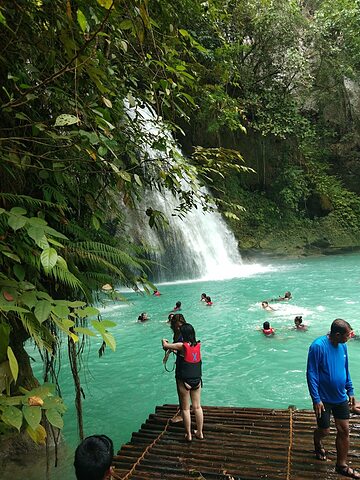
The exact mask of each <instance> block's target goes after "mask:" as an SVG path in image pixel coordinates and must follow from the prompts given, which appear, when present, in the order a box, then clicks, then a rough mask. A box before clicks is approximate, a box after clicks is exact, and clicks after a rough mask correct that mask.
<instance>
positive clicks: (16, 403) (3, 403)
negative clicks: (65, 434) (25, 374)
mask: <svg viewBox="0 0 360 480" xmlns="http://www.w3.org/2000/svg"><path fill="white" fill-rule="evenodd" d="M65 410H66V407H65V405H64V404H63V402H62V400H61V398H60V397H58V396H57V395H55V386H54V385H51V384H48V383H46V384H44V385H42V386H40V387H37V388H34V389H32V390H25V389H22V393H21V394H20V395H17V396H13V397H8V396H4V395H0V414H1V420H2V421H3V422H4V423H5V424H6V425H8V426H10V427H12V428H16V429H17V430H18V431H20V429H21V428H24V429H25V430H26V431H27V432H28V434H29V435H30V437H31V438H32V439H33V440H34V441H35V442H37V443H40V444H43V443H45V438H46V431H45V429H44V427H43V426H42V425H41V421H42V414H43V413H44V414H45V415H46V418H47V419H48V421H49V423H50V424H51V425H53V426H54V427H56V428H60V429H61V428H62V427H63V419H62V415H63V414H64V413H65Z"/></svg>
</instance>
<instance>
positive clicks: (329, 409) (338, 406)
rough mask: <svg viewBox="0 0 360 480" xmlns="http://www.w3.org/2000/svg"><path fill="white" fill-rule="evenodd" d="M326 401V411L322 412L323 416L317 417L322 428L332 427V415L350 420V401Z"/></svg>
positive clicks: (339, 418)
mask: <svg viewBox="0 0 360 480" xmlns="http://www.w3.org/2000/svg"><path fill="white" fill-rule="evenodd" d="M323 403H324V407H325V412H322V414H321V417H317V419H316V420H317V424H318V427H320V428H329V427H330V415H331V413H332V414H333V416H334V418H336V419H338V420H348V419H349V418H350V408H349V402H348V401H347V400H345V402H342V403H326V402H323Z"/></svg>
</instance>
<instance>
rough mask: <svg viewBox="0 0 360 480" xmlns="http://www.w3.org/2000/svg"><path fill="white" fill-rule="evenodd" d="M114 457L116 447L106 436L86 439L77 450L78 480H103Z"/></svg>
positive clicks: (76, 471)
mask: <svg viewBox="0 0 360 480" xmlns="http://www.w3.org/2000/svg"><path fill="white" fill-rule="evenodd" d="M113 456H114V445H113V442H112V440H111V438H109V437H107V436H106V435H92V436H91V437H87V438H85V439H84V440H83V441H82V442H81V443H80V445H79V446H78V447H77V449H76V450H75V459H74V467H75V474H76V478H77V480H103V478H104V475H105V473H106V472H107V470H109V468H110V466H111V464H112V460H113Z"/></svg>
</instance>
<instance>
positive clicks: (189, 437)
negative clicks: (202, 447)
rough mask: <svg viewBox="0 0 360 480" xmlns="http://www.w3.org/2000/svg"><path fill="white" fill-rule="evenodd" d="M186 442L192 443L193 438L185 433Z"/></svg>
mask: <svg viewBox="0 0 360 480" xmlns="http://www.w3.org/2000/svg"><path fill="white" fill-rule="evenodd" d="M185 442H188V443H190V442H192V436H191V433H185Z"/></svg>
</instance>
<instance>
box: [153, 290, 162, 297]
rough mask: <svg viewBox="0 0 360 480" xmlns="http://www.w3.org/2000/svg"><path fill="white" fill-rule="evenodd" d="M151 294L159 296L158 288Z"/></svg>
mask: <svg viewBox="0 0 360 480" xmlns="http://www.w3.org/2000/svg"><path fill="white" fill-rule="evenodd" d="M153 295H154V296H155V297H160V295H161V293H160V292H159V290H154V293H153Z"/></svg>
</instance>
